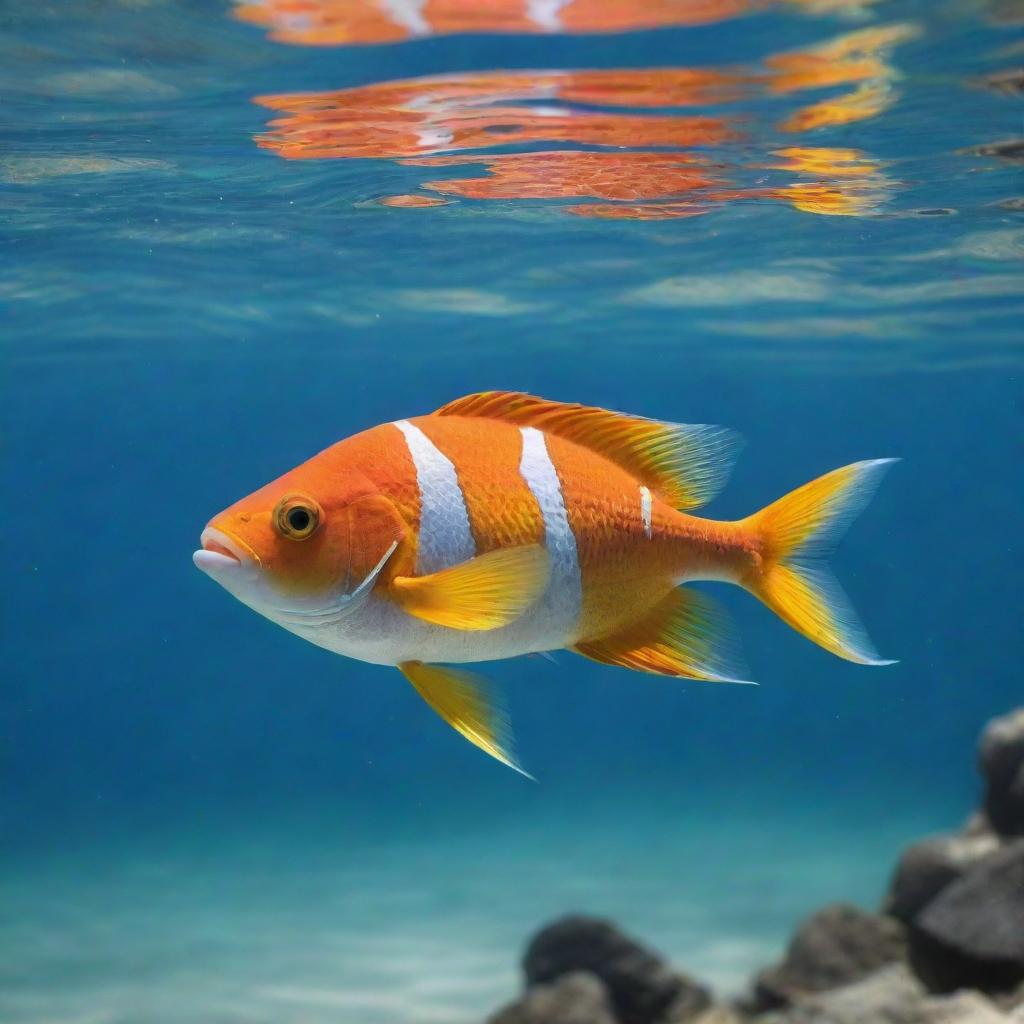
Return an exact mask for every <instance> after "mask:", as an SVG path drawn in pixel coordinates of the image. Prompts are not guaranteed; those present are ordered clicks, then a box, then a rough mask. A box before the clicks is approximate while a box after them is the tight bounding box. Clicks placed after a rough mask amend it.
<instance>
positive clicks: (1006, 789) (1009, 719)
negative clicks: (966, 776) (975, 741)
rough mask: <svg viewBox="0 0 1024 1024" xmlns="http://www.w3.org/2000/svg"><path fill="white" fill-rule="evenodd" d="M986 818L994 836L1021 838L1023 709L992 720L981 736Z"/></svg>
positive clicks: (1023, 811) (1023, 809) (1023, 810)
mask: <svg viewBox="0 0 1024 1024" xmlns="http://www.w3.org/2000/svg"><path fill="white" fill-rule="evenodd" d="M978 760H979V761H980V762H981V771H982V774H983V775H984V776H985V814H986V817H987V818H988V820H989V821H990V822H991V824H992V827H993V828H994V829H995V830H996V832H998V833H1000V834H1001V835H1004V836H1019V835H1024V708H1018V709H1017V710H1016V711H1011V712H1010V713H1009V714H1008V715H1003V716H1002V717H1001V718H993V719H992V721H991V722H989V724H988V725H987V726H986V727H985V731H984V732H983V733H982V734H981V742H980V743H979V746H978Z"/></svg>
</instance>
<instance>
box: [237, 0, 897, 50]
mask: <svg viewBox="0 0 1024 1024" xmlns="http://www.w3.org/2000/svg"><path fill="white" fill-rule="evenodd" d="M877 2H878V0H644V2H639V3H637V2H633V3H621V2H619V3H616V2H610V0H540V2H538V0H487V2H486V3H482V2H481V0H419V2H417V0H398V2H386V0H378V2H373V0H255V2H254V0H241V2H240V3H238V5H237V6H236V7H235V15H236V17H238V18H240V19H241V20H243V21H250V22H253V23H254V24H257V25H265V26H266V27H267V28H268V29H269V31H270V36H271V38H272V39H274V40H276V41H277V42H281V43H295V44H299V45H302V46H338V45H342V44H360V43H362V44H369V43H397V42H402V41H404V40H407V39H422V38H425V37H429V36H439V35H450V34H453V33H458V32H507V33H513V32H514V33H521V34H525V33H552V32H565V33H588V32H629V31H636V30H638V29H656V28H673V27H675V28H679V27H683V26H687V25H707V24H711V23H713V22H719V21H727V20H729V19H732V18H739V17H742V16H744V15H747V14H755V13H758V12H761V11H766V10H772V9H789V10H797V11H801V10H802V11H807V12H809V13H812V14H817V13H828V12H836V11H841V12H858V11H861V10H863V9H865V8H868V7H870V6H871V5H872V4H874V3H877Z"/></svg>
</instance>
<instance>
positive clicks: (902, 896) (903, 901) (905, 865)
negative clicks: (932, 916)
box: [883, 831, 999, 924]
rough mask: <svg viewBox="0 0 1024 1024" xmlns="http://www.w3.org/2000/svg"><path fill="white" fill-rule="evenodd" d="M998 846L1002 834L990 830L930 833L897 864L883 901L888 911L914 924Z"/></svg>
mask: <svg viewBox="0 0 1024 1024" xmlns="http://www.w3.org/2000/svg"><path fill="white" fill-rule="evenodd" d="M998 849H999V839H998V837H997V836H995V835H993V834H992V833H991V832H986V831H979V832H977V833H976V834H973V835H970V834H968V835H946V836H930V837H929V838H927V839H922V840H921V841H920V842H918V843H914V845H913V846H910V847H908V848H907V849H906V850H904V851H903V854H902V856H901V857H900V860H899V863H898V864H897V865H896V871H895V872H894V874H893V877H892V881H891V882H890V883H889V892H888V894H887V896H886V898H885V902H884V903H883V909H884V911H885V913H887V914H889V915H891V916H892V917H895V918H898V919H899V920H900V921H902V922H903V923H904V924H910V923H911V922H912V921H913V920H914V918H915V917H916V916H917V914H918V913H919V912H920V911H921V910H923V909H924V908H925V907H926V906H927V905H928V904H929V903H931V901H932V900H933V899H935V897H936V896H938V895H939V893H940V892H942V890H943V889H945V888H946V886H947V885H949V884H950V883H952V882H955V881H957V880H958V879H960V878H962V877H963V876H964V875H965V874H966V873H967V872H968V871H969V870H970V869H971V868H972V867H973V866H974V865H975V864H977V863H978V862H979V861H980V860H982V859H983V858H985V857H987V856H988V855H989V854H990V853H994V852H995V851H996V850H998Z"/></svg>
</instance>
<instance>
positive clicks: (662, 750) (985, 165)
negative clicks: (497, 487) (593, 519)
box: [0, 0, 1024, 1024]
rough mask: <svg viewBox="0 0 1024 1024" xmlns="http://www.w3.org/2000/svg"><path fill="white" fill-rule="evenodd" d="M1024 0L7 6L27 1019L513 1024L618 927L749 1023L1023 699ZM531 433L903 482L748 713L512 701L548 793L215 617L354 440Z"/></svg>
mask: <svg viewBox="0 0 1024 1024" xmlns="http://www.w3.org/2000/svg"><path fill="white" fill-rule="evenodd" d="M1022 25H1024V10H1022V8H1021V5H1020V4H1017V3H1013V2H999V0H939V2H933V0H928V2H926V0H916V2H915V0H877V2H875V3H852V2H841V0H834V2H819V3H814V2H798V0H789V2H778V3H756V2H753V0H750V2H745V0H677V2H675V3H671V2H670V3H661V2H654V0H651V2H649V3H645V2H643V0H633V2H631V3H619V4H615V5H610V4H603V3H598V2H596V0H594V2H590V0H570V2H568V3H564V4H558V3H532V4H525V3H511V2H509V3H506V2H502V3H497V2H496V3H493V4H490V3H477V4H470V3H468V2H463V3H459V2H454V0H429V2H427V3H426V4H417V3H408V4H402V3H393V4H383V3H382V4H381V5H380V6H377V5H375V4H373V3H366V4H357V3H354V2H348V0H292V2H286V0H265V2H263V3H257V2H253V3H246V4H240V5H237V6H234V7H232V6H231V5H230V4H226V3H214V2H199V0H194V2H186V0H180V2H174V0H120V2H115V0H94V2H86V0H61V2H35V3H28V2H25V0H9V2H8V3H5V4H3V5H0V126H2V139H3V145H2V148H0V204H2V205H0V208H2V211H3V213H2V219H0V241H2V249H0V253H2V261H0V332H2V343H3V353H4V355H3V360H4V370H3V382H2V386H3V396H2V402H0V425H2V433H3V458H4V479H5V480H6V481H7V484H8V486H7V488H6V491H5V493H6V496H7V498H6V501H5V511H6V516H7V527H6V529H5V530H4V531H3V545H4V547H3V561H4V565H5V567H6V569H7V579H8V583H7V586H6V587H5V601H4V609H3V615H2V617H0V623H2V627H0V628H2V629H3V641H4V642H3V651H4V662H3V664H4V667H3V670H2V677H3V686H2V699H0V771H2V779H3V788H2V790H0V821H2V835H3V840H2V842H3V850H2V857H3V867H2V876H0V901H2V905H3V909H2V912H0V1020H2V1021H4V1022H9V1024H44V1022H45V1024H57V1022H60V1024H135V1022H138V1021H146V1022H155V1024H184V1022H203V1024H209V1022H224V1024H243V1022H245V1024H257V1022H260V1024H262V1022H266V1024H271V1022H273V1024H281V1022H295V1024H299V1022H301V1024H329V1022H359V1024H404V1022H437V1024H440V1022H449V1024H462V1022H471V1021H480V1020H482V1019H483V1017H484V1016H485V1015H486V1013H488V1012H489V1011H490V1010H492V1009H493V1008H494V1007H495V1006H496V1005H497V1004H499V1003H500V1002H501V1001H503V1000H505V999H507V998H509V997H510V996H511V995H512V994H513V992H514V991H515V990H516V987H517V985H518V978H517V970H516V958H517V955H518V952H519V950H520V948H521V946H522V943H523V942H524V941H525V939H526V938H527V937H528V935H529V934H530V932H531V931H532V930H533V929H535V928H536V927H537V926H539V925H540V924H541V923H543V922H544V921H545V920H547V919H548V918H550V917H553V916H555V915H557V914H559V913H563V912H566V911H569V910H582V911H589V912H596V913H606V914H609V915H612V916H614V917H615V918H616V919H617V920H619V921H620V922H621V923H622V924H623V925H624V926H626V927H627V928H629V929H631V930H633V931H635V932H636V933H637V934H639V935H641V936H642V937H643V938H645V939H646V940H648V941H649V942H651V943H652V944H654V945H656V946H657V947H659V948H660V949H662V950H663V951H665V953H666V954H668V955H669V956H670V957H671V958H672V960H673V961H674V962H675V963H677V964H678V965H679V966H681V967H683V968H685V969H687V970H689V971H690V972H692V973H695V974H697V975H698V976H700V977H702V978H704V979H706V980H708V981H709V982H711V983H712V984H714V985H715V986H716V987H717V988H718V990H719V991H721V992H722V993H725V994H729V993H735V992H738V991H740V990H741V989H742V988H743V985H744V984H745V980H746V979H747V978H748V977H749V975H750V973H751V972H752V971H753V970H755V969H756V968H758V967H760V966H762V965H763V964H765V963H766V962H768V961H769V960H770V959H771V958H772V957H773V956H775V955H776V954H777V953H778V951H779V949H780V948H781V946H782V945H783V943H784V942H785V940H786V937H787V936H788V934H789V932H790V930H791V929H792V926H793V924H794V923H795V921H796V920H797V919H798V918H799V916H800V915H802V914H804V913H806V912H808V911H810V910H811V909H813V908H814V907H816V906H818V905H820V904H821V903H822V902H826V901H831V900H835V899H852V900H855V901H858V902H861V903H862V904H864V905H865V906H871V905H873V904H874V903H876V902H877V900H878V899H879V897H880V894H881V891H882V889H883V886H884V883H885V879H886V875H887V873H888V870H889V867H890V865H891V863H892V861H893V858H894V856H895V853H896V851H897V849H898V847H899V846H900V844H902V843H903V842H906V841H908V840H910V839H911V838H914V837H916V836H917V835H919V834H921V833H922V832H924V831H927V830H931V829H937V828H943V827H950V826H953V825H955V824H957V823H958V822H959V821H960V820H961V819H962V818H963V817H964V816H965V815H966V814H967V813H968V812H969V811H970V809H971V807H972V804H973V801H974V799H975V796H976V784H975V780H974V775H973V743H974V738H975V735H976V733H977V731H978V729H979V728H980V726H981V725H982V724H983V723H984V721H985V720H986V719H987V718H988V717H989V716H991V715H993V714H995V713H999V712H1001V711H1004V710H1006V709H1007V708H1008V707H1010V706H1011V705H1013V704H1014V703H1019V702H1020V700H1021V696H1022V692H1024V688H1022V686H1021V682H1020V653H1021V651H1020V637H1019V630H1020V618H1019V615H1020V609H1019V582H1018V579H1017V576H1018V573H1017V565H1018V563H1019V561H1020V555H1021V547H1020V539H1019V538H1020V508H1021V499H1022V489H1021V482H1020V464H1021V456H1022V454H1024V449H1022V440H1021V439H1022V437H1024V433H1022V426H1024V417H1022V412H1024V404H1022V398H1021V395H1022V391H1021V368H1022V360H1024V357H1022V342H1024V337H1022V330H1021V323H1022V322H1024V299H1022V296H1024V273H1022V264H1021V260H1022V257H1024V227H1022V226H1021V220H1020V218H1021V211H1022V208H1024V202H1022V197H1024V189H1022V176H1021V163H1020V159H1021V145H1022V143H1021V141H1020V140H1021V136H1022V134H1024V107H1022V104H1021V93H1020V79H1019V71H1017V75H1018V77H1017V78H1014V71H1015V69H1019V67H1020V65H1021V61H1022V55H1024V50H1022V39H1024V37H1022V31H1021V30H1022ZM487 388H513V389H521V390H527V391H532V392H535V393H538V394H541V395H545V396H548V397H552V398H558V399H563V400H568V401H581V402H586V403H590V404H595V405H604V406H608V407H612V408H619V409H626V410H629V411H631V412H637V413H642V414H645V415H649V416H655V417H659V418H664V419H675V420H682V421H687V422H711V423H723V424H727V425H729V426H731V427H734V428H736V429H738V430H740V431H741V432H742V433H743V434H744V435H745V436H746V439H747V447H746V450H745V452H744V454H743V456H742V458H741V460H740V463H739V465H738V467H737V470H736V472H735V474H734V476H733V478H732V481H731V482H730V485H729V487H728V489H727V490H726V492H725V493H724V494H723V495H722V497H721V498H719V499H717V500H716V502H715V503H714V504H713V505H712V506H711V507H710V509H709V510H708V514H709V515H712V516H715V517H720V518H728V517H736V516H740V515H744V514H746V513H748V512H750V511H752V510H754V509H755V508H758V507H761V506H762V505H764V504H765V503H767V502H768V501H769V500H771V499H773V498H775V497H777V496H778V495H780V494H782V493H783V492H784V491H786V490H788V489H790V488H791V487H793V486H795V485H797V484H799V483H801V482H803V481H804V480H806V479H809V478H811V477H813V476H815V475H817V474H819V473H821V472H823V471H825V470H827V469H830V468H832V467H834V466H838V465H842V464H844V463H847V462H850V461H853V460H856V459H861V458H872V457H884V456H900V457H902V459H903V460H904V461H903V462H902V463H901V464H900V465H899V466H898V467H897V468H896V469H895V470H894V471H893V472H892V473H891V474H890V476H889V478H888V479H887V480H886V482H885V484H884V486H883V488H882V490H881V492H880V493H879V495H878V497H877V498H876V500H875V501H874V503H873V504H872V506H871V508H870V509H869V510H868V511H867V512H866V513H865V515H864V516H863V518H862V519H861V520H859V521H858V522H857V523H856V524H855V526H854V528H853V530H852V531H851V533H850V536H849V538H848V540H847V541H846V542H845V543H844V545H843V548H842V550H841V551H840V553H839V555H838V557H837V559H836V567H837V570H838V572H839V575H840V576H841V578H842V579H843V580H844V582H845V583H846V586H847V589H848V590H849V592H850V594H851V596H852V598H853V600H854V603H855V605H856V606H857V607H858V609H859V610H860V612H861V615H862V617H863V618H864V620H865V622H866V624H867V626H868V628H869V630H870V631H871V633H872V636H873V638H874V640H875V642H876V643H877V645H878V647H879V648H880V650H881V651H882V652H883V654H885V655H887V656H890V657H894V658H899V659H900V664H899V665H897V666H894V667H891V668H887V669H864V668H860V667H857V666H853V665H849V664H847V663H844V662H841V661H839V660H837V659H835V658H832V657H830V656H829V655H827V654H825V653H824V652H822V651H820V650H817V649H815V648H814V647H812V646H811V645H810V644H809V643H807V642H806V641H804V640H802V639H801V638H799V637H797V636H796V635H795V634H792V633H791V632H789V631H788V630H787V629H786V628H785V627H784V626H783V625H782V624H781V623H779V622H778V621H776V620H773V619H772V618H771V616H770V615H769V614H768V613H767V612H766V611H765V610H764V609H763V608H761V607H759V606H757V605H756V604H755V602H754V601H753V600H751V599H750V598H748V597H746V596H745V595H743V594H740V593H734V592H731V591H724V588H718V589H719V590H723V591H724V592H723V593H722V594H721V597H722V600H723V601H725V602H726V603H727V604H728V605H729V607H730V608H731V609H732V611H733V612H734V615H735V617H736V618H737V620H738V622H739V626H740V630H741V633H742V635H743V637H744V641H745V649H746V654H747V659H748V661H749V662H750V664H751V666H752V669H753V674H754V678H756V679H757V680H758V681H760V683H761V684H762V685H761V686H760V687H759V688H757V689H754V688H751V687H724V686H711V685H708V684H701V683H696V682H679V681H674V680H666V679H658V678H653V677H642V676H637V675H633V674H629V673H627V672H623V671H620V670H615V669H611V668H604V667H601V666H598V665H596V664H594V663H591V662H584V661H583V660H581V659H578V658H575V657H573V656H571V655H569V654H563V655H560V656H559V658H558V662H557V664H550V663H548V662H546V661H542V660H539V659H522V660H519V661H513V662H503V663H496V664H491V665H489V666H487V668H486V671H487V674H488V675H490V676H491V677H492V678H493V679H495V680H496V681H497V682H498V683H500V684H501V685H502V686H503V687H504V689H505V690H506V692H507V694H508V698H509V705H510V710H511V714H512V720H513V722H514V724H515V729H516V733H517V737H518V745H519V749H520V752H521V755H522V758H523V761H524V763H525V764H526V766H527V767H528V768H529V769H530V770H531V771H532V772H533V773H534V774H535V775H536V776H537V778H538V779H539V782H538V783H537V784H534V783H530V782H528V781H526V780H524V779H523V778H521V777H520V776H517V775H515V774H513V773H512V772H510V771H508V770H507V769H505V768H503V767H502V766H501V765H499V764H497V763H495V762H492V761H490V760H488V759H487V758H485V757H484V756H483V755H482V754H480V753H479V752H478V751H476V750H474V749H473V748H472V747H470V746H469V745H468V744H466V743H464V742H463V741H461V740H460V739H459V737H458V736H456V735H455V734H454V733H453V732H452V731H451V730H449V729H448V728H447V727H446V726H444V724H443V723H441V722H440V721H439V720H437V719H436V718H435V717H434V716H433V715H432V714H431V713H430V712H429V710H428V709H427V708H425V707H424V706H423V705H422V702H420V701H419V699H418V698H417V696H416V695H415V693H413V692H412V690H411V688H409V687H408V686H407V685H406V684H405V683H404V681H403V680H402V678H401V677H400V675H399V674H398V673H397V672H395V671H391V670H387V669H384V668H378V667H374V666H369V665H364V664H360V663H356V662H352V661H346V660H343V659H340V658H338V657H335V656H332V655H330V654H327V653H325V652H323V651H320V650H317V649H315V648H313V647H312V646H309V645H306V644H303V643H302V642H300V641H299V640H297V639H296V638H294V637H291V636H289V635H287V634H286V633H285V632H283V631H282V630H280V629H277V628H276V627H274V626H272V625H271V624H269V623H268V622H266V621H264V620H262V619H260V618H258V617H257V616H255V615H253V614H252V613H251V612H249V611H248V610H247V609H245V608H244V607H243V606H242V605H241V604H239V603H238V602H236V601H234V600H233V599H231V598H230V596H229V595H228V594H226V593H225V592H224V591H222V590H220V589H219V588H217V587H215V586H214V585H213V584H212V583H211V582H210V581H209V580H208V579H206V578H205V577H204V576H203V575H201V574H200V573H199V572H197V571H196V570H195V568H194V567H193V565H192V562H191V558H190V556H191V552H192V550H193V548H194V547H195V546H196V542H197V538H198V535H199V532H200V530H201V529H202V527H203V525H204V524H205V522H206V521H207V519H208V518H209V517H210V516H211V515H212V514H213V513H215V512H216V511H218V510H220V509H221V508H223V507H224V506H225V505H227V504H229V503H230V502H232V501H234V500H235V499H236V498H238V497H241V496H242V495H243V494H246V493H248V492H249V491H251V490H253V489H254V488H255V487H257V486H258V485H260V484H262V483H264V482H265V481H267V480H269V479H271V478H272V477H274V476H277V475H278V474H279V473H281V472H283V471H284V470H286V469H288V468H290V467H292V466H293V465H295V464H296V463H298V462H300V461H301V460H303V459H305V458H307V457H308V456H309V455H311V454H313V453H314V452H316V451H318V450H319V449H321V448H323V447H325V446H326V445H328V444H330V443H332V442H333V441H335V440H337V439H339V438H341V437H344V436H347V435H348V434H351V433H354V432H356V431H358V430H361V429H363V428H365V427H368V426H371V425H373V424H376V423H380V422H385V421H388V420H394V419H397V418H400V417H403V416H409V415H414V414H418V413H423V412H428V411H430V410H432V409H434V408H436V407H437V406H439V405H441V404H443V403H444V402H446V401H448V400H449V399H451V398H454V397H456V396H458V395H461V394H464V393H467V392H471V391H476V390H482V389H487Z"/></svg>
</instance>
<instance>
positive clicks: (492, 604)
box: [391, 544, 549, 630]
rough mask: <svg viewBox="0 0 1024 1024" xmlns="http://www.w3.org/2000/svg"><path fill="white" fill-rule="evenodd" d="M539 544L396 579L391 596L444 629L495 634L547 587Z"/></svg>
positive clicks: (545, 563) (545, 561)
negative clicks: (425, 574) (490, 631)
mask: <svg viewBox="0 0 1024 1024" xmlns="http://www.w3.org/2000/svg"><path fill="white" fill-rule="evenodd" d="M548 573H549V563H548V553H547V551H546V550H545V549H544V548H542V547H541V546H540V545H539V544H527V545H524V546H522V547H516V548H503V549H501V550H499V551H489V552H488V553H487V554H485V555H477V557H476V558H471V559H470V560H469V561H468V562H460V563H459V564H458V565H453V566H452V567H451V568H450V569H442V570H441V571H440V572H435V573H431V574H430V575H429V576H397V577H396V578H395V579H394V580H392V581H391V596H392V597H393V599H394V600H395V602H396V603H397V604H398V605H399V607H400V608H402V609H403V610H404V611H406V612H408V613H409V614H410V615H415V616H416V617H417V618H420V619H424V620H426V621H427V622H432V623H434V625H436V626H447V627H448V628H449V629H465V630H478V629H497V628H498V627H499V626H507V625H508V624H509V623H510V622H513V621H515V620H516V619H518V618H519V616H520V615H522V614H523V612H525V611H526V610H527V609H528V608H529V607H530V606H531V605H532V604H533V603H534V602H535V601H536V600H537V598H539V597H540V595H541V594H542V593H543V591H544V588H545V586H547V582H548Z"/></svg>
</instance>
